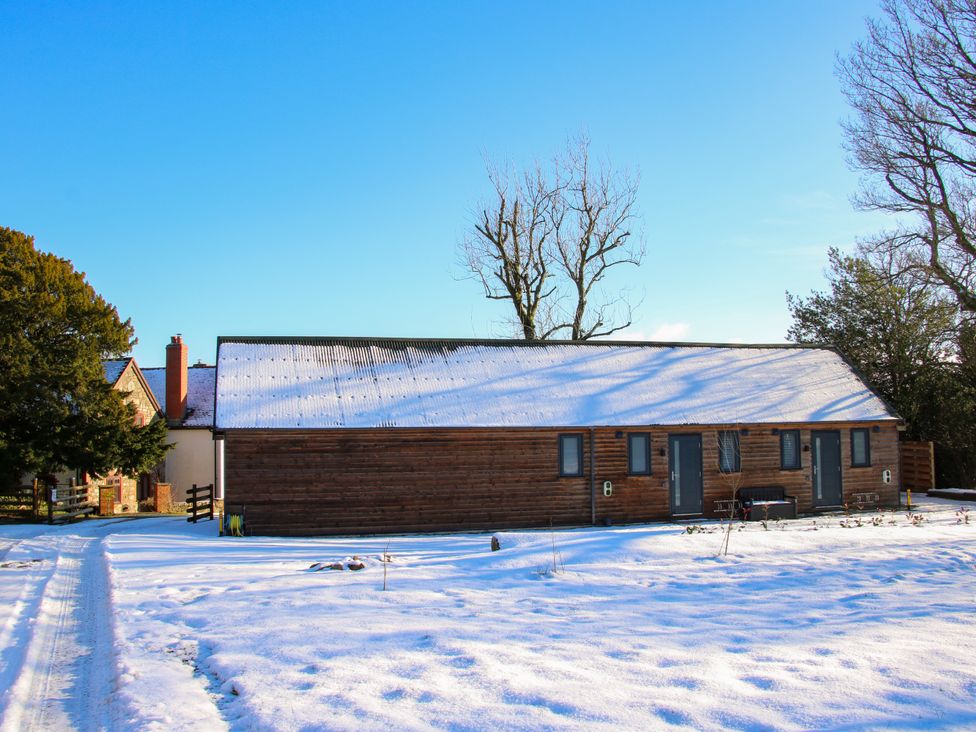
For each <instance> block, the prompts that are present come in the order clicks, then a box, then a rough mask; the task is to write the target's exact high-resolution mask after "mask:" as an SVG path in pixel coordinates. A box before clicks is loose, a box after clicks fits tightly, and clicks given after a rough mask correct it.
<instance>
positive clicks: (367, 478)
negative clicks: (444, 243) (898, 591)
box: [214, 337, 900, 535]
mask: <svg viewBox="0 0 976 732" xmlns="http://www.w3.org/2000/svg"><path fill="white" fill-rule="evenodd" d="M899 425H900V420H899V418H898V416H897V415H896V414H895V413H894V412H893V411H892V409H891V408H890V407H889V406H888V405H886V404H885V403H884V401H883V400H882V399H880V398H879V397H878V396H877V395H876V394H875V393H874V392H873V391H872V390H871V389H870V388H869V387H868V386H867V385H866V384H865V383H864V382H863V381H862V380H861V379H860V378H859V377H858V375H857V374H856V373H855V372H854V371H853V369H852V368H851V367H850V365H849V364H848V363H847V362H846V361H845V360H844V359H843V358H842V357H841V356H840V355H839V354H838V353H837V352H836V351H835V350H833V349H830V348H826V347H811V346H795V345H755V346H754V345H715V344H681V343H656V342H655V343H645V342H608V341H595V342H569V341H561V342H560V341H543V342H527V341H509V340H458V339H436V340H434V339H430V340H428V339H385V338H277V337H266V338H254V337H221V338H219V339H218V344H217V374H216V408H215V414H214V428H215V438H216V439H217V451H216V453H217V481H218V485H217V491H218V495H222V496H223V497H224V499H225V502H226V503H227V504H228V505H235V506H244V507H245V511H246V517H247V524H248V528H249V530H250V532H252V533H256V534H272V535H318V534H355V533H391V532H415V531H448V530H450V531H454V530H474V529H488V530H491V529H498V528H516V527H538V526H548V525H549V524H550V522H551V523H552V524H553V525H556V526H569V525H586V524H601V525H603V524H607V523H627V522H641V521H654V520H671V519H675V518H692V517H709V516H715V515H716V511H717V510H718V509H719V508H720V507H721V505H722V504H721V503H720V502H721V501H722V500H724V499H728V498H729V497H730V495H731V494H732V493H733V492H734V491H735V490H737V489H739V488H743V487H757V488H759V487H770V486H772V487H780V488H782V489H784V491H785V493H786V494H788V495H792V496H795V497H796V499H797V506H798V509H799V510H800V511H801V512H811V511H817V510H825V509H831V508H837V507H840V506H842V505H843V504H845V503H848V502H850V501H852V500H854V498H855V496H860V495H864V494H867V495H873V496H874V497H875V498H877V499H879V500H880V503H881V504H887V505H896V504H897V502H898V428H899Z"/></svg>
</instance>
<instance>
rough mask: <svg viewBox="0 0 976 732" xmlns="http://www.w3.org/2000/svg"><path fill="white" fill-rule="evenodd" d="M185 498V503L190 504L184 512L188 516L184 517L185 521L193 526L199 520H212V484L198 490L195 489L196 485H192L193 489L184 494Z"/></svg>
mask: <svg viewBox="0 0 976 732" xmlns="http://www.w3.org/2000/svg"><path fill="white" fill-rule="evenodd" d="M186 498H187V503H189V504H190V507H189V508H188V509H186V512H187V513H188V514H190V515H189V516H187V517H186V520H187V521H189V522H190V523H193V524H195V523H196V522H197V521H199V520H200V519H207V520H208V521H212V520H213V508H214V506H213V502H214V490H213V483H211V484H210V485H205V486H201V487H199V488H197V484H196V483H194V484H193V487H192V488H190V490H188V491H187V492H186Z"/></svg>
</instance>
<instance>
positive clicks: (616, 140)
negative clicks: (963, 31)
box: [0, 0, 887, 366]
mask: <svg viewBox="0 0 976 732" xmlns="http://www.w3.org/2000/svg"><path fill="white" fill-rule="evenodd" d="M877 15H878V5H877V2H876V0H872V1H870V2H862V1H861V0H836V1H835V0H824V1H823V2H817V3H808V2H806V3H805V2H792V1H784V0H778V1H775V2H764V1H761V0H756V1H752V2H731V1H730V2H717V1H716V2H711V1H708V0H705V1H701V2H695V3H675V2H667V3H665V2H660V3H658V2H642V3H637V2H635V3H629V2H603V3H592V2H589V3H586V2H559V3H555V2H537V3H518V2H512V3H508V2H492V3H483V4H476V3H469V2H450V3H449V2H444V3H421V2H416V3H406V2H404V3H381V2H378V3H331V2H314V3H313V2H309V3H302V2H294V3H253V2H234V3H231V2H226V3H204V2H194V3H185V4H184V3H178V2H173V3H165V4H158V5H154V4H149V3H119V4H113V3H101V2H88V3H73V4H71V3H42V2H4V3H0V28H2V35H3V39H4V40H3V44H0V99H2V100H3V107H4V110H3V112H2V114H0V161H2V164H3V170H4V175H2V176H0V225H3V226H8V227H12V228H14V229H18V230H20V231H24V232H26V233H28V234H31V235H33V236H34V237H35V238H36V245H37V246H38V248H40V249H43V250H45V251H50V252H53V253H55V254H57V255H59V256H61V257H65V258H67V259H70V260H71V261H72V262H73V263H74V265H75V267H76V268H77V269H78V270H80V271H83V272H85V273H86V274H87V277H88V280H89V281H90V282H91V284H92V285H93V286H94V287H95V289H96V290H97V291H98V292H99V293H101V294H102V295H103V296H104V297H105V298H106V299H107V300H108V301H109V302H111V303H113V304H114V305H115V306H116V307H117V308H118V310H119V313H120V315H121V316H122V317H123V318H131V319H132V323H133V325H134V327H135V330H136V335H137V337H138V339H139V343H138V344H137V345H136V347H135V349H134V352H133V353H134V355H135V356H136V359H137V361H138V362H139V363H140V365H142V366H158V365H162V364H163V363H164V348H165V345H166V343H167V342H168V341H169V338H170V336H172V335H174V334H176V333H181V334H182V335H183V337H184V340H185V341H186V342H187V343H188V345H189V349H190V358H191V361H194V362H195V361H198V360H202V361H204V362H207V363H213V361H214V355H215V350H216V338H217V336H218V335H347V336H397V337H457V338H468V337H475V338H482V337H507V336H510V335H511V334H512V333H511V330H510V326H509V325H508V324H507V321H508V320H509V312H508V308H509V307H510V306H507V305H506V304H505V303H498V302H490V301H487V300H485V298H484V297H483V294H482V291H481V288H480V286H479V285H477V284H476V283H475V282H473V281H471V280H469V279H465V277H464V270H463V269H462V268H461V267H460V265H459V263H458V254H457V249H458V244H459V242H460V241H461V240H462V239H463V237H464V236H465V234H466V233H467V232H469V231H471V229H472V227H473V221H474V218H475V215H476V213H477V211H478V210H479V205H481V204H483V203H485V202H486V201H488V200H489V192H490V191H489V184H488V179H487V176H486V172H485V168H486V163H487V162H489V161H490V162H494V163H497V164H502V165H512V166H515V167H525V166H529V165H532V164H534V163H535V162H536V161H540V162H543V163H545V162H546V161H548V160H550V159H551V158H552V156H553V155H555V154H557V153H559V152H560V151H561V150H563V149H564V148H565V146H566V143H567V140H569V139H570V138H573V137H575V136H578V135H580V134H586V135H588V136H589V138H590V139H591V152H592V154H593V155H594V156H595V157H597V158H598V159H602V160H605V161H609V162H610V163H611V164H612V165H613V166H614V167H615V168H618V169H627V170H630V171H633V172H636V173H639V175H640V180H641V183H640V188H639V193H638V198H637V211H638V214H639V216H640V219H639V230H640V231H641V232H642V234H643V237H644V240H645V243H646V248H647V255H646V257H645V260H644V262H643V264H642V266H641V267H640V268H639V269H631V270H630V271H628V272H626V273H624V274H623V275H621V276H618V278H617V280H616V281H614V282H611V283H610V284H611V285H612V287H613V288H614V291H616V290H617V289H619V288H626V289H627V290H628V291H629V292H630V293H631V294H632V296H633V299H634V301H635V302H637V303H638V304H637V307H636V308H635V311H634V323H633V325H632V326H631V327H630V328H629V329H628V330H626V331H624V332H622V333H620V334H617V336H616V337H620V338H633V339H657V340H682V341H709V342H762V343H776V342H782V341H784V340H785V335H786V330H787V328H788V326H789V322H790V318H789V312H788V309H787V307H786V298H785V292H786V291H787V290H789V291H790V292H793V293H796V294H808V293H809V292H810V291H811V290H813V289H822V288H823V287H824V286H825V279H824V268H825V266H826V262H827V248H828V247H830V246H837V247H839V248H841V249H845V250H849V249H850V248H852V247H853V245H854V243H855V241H856V240H857V239H858V237H864V236H869V235H871V234H872V233H873V232H876V231H879V230H880V229H883V228H884V227H885V225H886V223H887V222H886V220H885V219H884V218H883V217H882V216H881V215H880V214H873V213H865V212H858V211H855V209H854V208H853V207H852V205H851V203H850V197H851V195H852V194H853V193H855V192H856V190H857V186H858V176H857V175H856V174H855V173H853V172H851V171H850V170H849V169H848V166H847V164H846V156H845V152H844V149H843V138H842V133H841V128H840V122H841V120H843V119H844V118H845V117H847V116H848V114H849V111H848V108H847V105H846V102H845V100H844V98H843V95H842V94H841V91H840V85H839V82H838V80H837V78H836V74H835V63H836V58H837V54H838V53H841V54H845V53H847V52H848V51H849V49H850V48H851V45H852V44H853V43H854V42H855V41H856V40H858V39H859V38H862V37H863V36H864V34H865V31H864V28H865V25H864V23H865V18H867V17H869V16H877Z"/></svg>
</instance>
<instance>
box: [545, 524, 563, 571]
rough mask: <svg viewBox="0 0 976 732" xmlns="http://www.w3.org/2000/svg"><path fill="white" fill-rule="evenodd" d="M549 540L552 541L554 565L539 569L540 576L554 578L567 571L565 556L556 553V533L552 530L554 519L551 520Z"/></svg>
mask: <svg viewBox="0 0 976 732" xmlns="http://www.w3.org/2000/svg"><path fill="white" fill-rule="evenodd" d="M549 538H550V540H551V541H552V565H551V566H548V567H540V568H539V574H540V575H541V576H544V577H552V576H553V575H555V574H558V573H559V572H561V571H562V570H563V569H565V567H564V566H563V555H562V554H561V553H560V552H557V551H556V532H555V531H554V530H553V528H552V519H549Z"/></svg>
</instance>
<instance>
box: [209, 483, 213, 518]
mask: <svg viewBox="0 0 976 732" xmlns="http://www.w3.org/2000/svg"><path fill="white" fill-rule="evenodd" d="M213 494H214V487H213V483H211V484H210V519H209V520H210V521H213V504H214V495H213Z"/></svg>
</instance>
